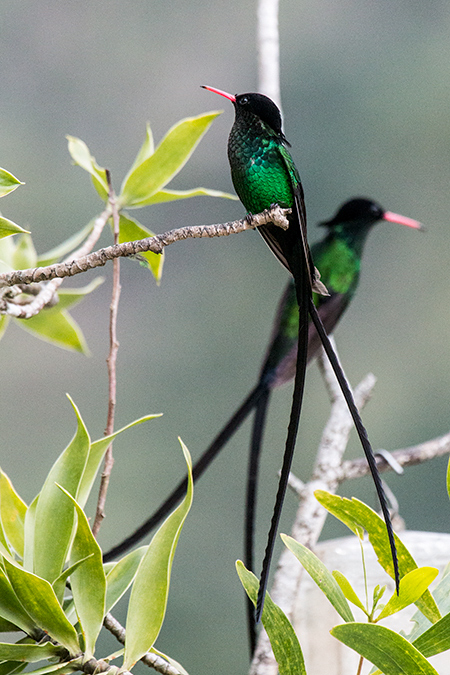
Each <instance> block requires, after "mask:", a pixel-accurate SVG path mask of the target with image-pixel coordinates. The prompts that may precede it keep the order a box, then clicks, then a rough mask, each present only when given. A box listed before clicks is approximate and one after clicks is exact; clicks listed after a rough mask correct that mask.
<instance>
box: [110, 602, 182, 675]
mask: <svg viewBox="0 0 450 675" xmlns="http://www.w3.org/2000/svg"><path fill="white" fill-rule="evenodd" d="M103 625H104V626H105V628H106V629H107V630H109V632H110V633H112V635H114V637H115V638H116V639H117V640H118V641H119V642H120V643H121V644H122V645H124V644H125V628H124V627H123V626H122V625H121V624H120V623H119V622H118V621H117V619H115V618H114V617H113V615H112V614H110V613H108V614H107V615H106V616H105V619H104V621H103ZM141 661H142V662H143V663H145V665H146V666H149V667H150V668H154V669H155V670H157V671H158V673H161V674H162V675H180V672H179V671H178V670H177V669H176V668H174V667H173V666H172V665H170V663H167V661H165V660H164V659H163V658H161V656H158V654H153V653H152V652H147V654H145V656H143V657H142V659H141Z"/></svg>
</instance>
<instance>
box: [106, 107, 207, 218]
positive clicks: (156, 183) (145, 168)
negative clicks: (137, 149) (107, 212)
mask: <svg viewBox="0 0 450 675" xmlns="http://www.w3.org/2000/svg"><path fill="white" fill-rule="evenodd" d="M219 114H220V113H219V112H217V111H216V112H210V113H204V114H202V115H197V116H196V117H186V118H185V119H183V120H181V121H180V122H178V123H177V124H175V125H174V126H173V127H171V129H169V131H168V132H167V134H166V135H165V136H164V138H163V139H162V141H161V143H160V144H159V146H158V147H157V148H156V150H155V152H154V153H153V154H152V155H150V156H149V157H147V159H145V161H143V162H142V163H141V164H139V166H136V168H135V169H134V170H133V171H132V172H131V173H130V174H129V175H128V176H127V178H126V179H125V181H124V183H123V184H122V188H121V193H120V195H119V202H120V206H121V207H124V206H137V205H139V204H142V203H145V202H146V200H148V199H149V198H150V197H152V196H153V195H154V194H155V193H156V192H158V191H159V190H161V189H162V188H163V187H165V186H166V185H167V183H169V181H170V180H172V178H173V177H174V176H176V174H177V173H178V172H179V171H180V170H181V169H182V168H183V166H184V165H185V164H186V162H187V161H188V159H189V157H190V156H191V155H192V153H193V152H194V150H195V148H196V147H197V145H198V143H199V142H200V140H201V138H202V137H203V135H204V134H205V133H206V131H207V130H208V128H209V127H210V125H211V123H212V121H213V120H214V119H215V118H216V117H217V115H219Z"/></svg>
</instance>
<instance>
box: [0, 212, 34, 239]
mask: <svg viewBox="0 0 450 675" xmlns="http://www.w3.org/2000/svg"><path fill="white" fill-rule="evenodd" d="M25 233H29V232H28V230H24V229H23V227H20V225H17V223H13V221H12V220H8V218H2V217H1V216H0V239H2V238H3V237H10V236H11V235H12V234H25Z"/></svg>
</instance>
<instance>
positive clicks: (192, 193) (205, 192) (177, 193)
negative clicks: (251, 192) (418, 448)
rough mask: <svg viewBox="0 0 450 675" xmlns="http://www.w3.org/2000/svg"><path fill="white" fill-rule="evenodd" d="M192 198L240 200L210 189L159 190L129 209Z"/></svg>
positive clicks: (234, 196) (226, 193)
mask: <svg viewBox="0 0 450 675" xmlns="http://www.w3.org/2000/svg"><path fill="white" fill-rule="evenodd" d="M190 197H222V198H223V199H233V200H236V199H239V198H238V197H236V195H232V194H230V193H229V192H222V191H221V190H211V189H209V188H204V187H198V188H192V189H191V190H168V189H166V190H158V192H155V194H154V195H152V196H151V197H148V198H147V199H144V200H143V201H142V202H138V203H136V204H133V206H129V207H128V208H132V209H137V208H140V207H142V206H149V205H150V204H161V203H163V202H173V201H176V200H177V199H189V198H190Z"/></svg>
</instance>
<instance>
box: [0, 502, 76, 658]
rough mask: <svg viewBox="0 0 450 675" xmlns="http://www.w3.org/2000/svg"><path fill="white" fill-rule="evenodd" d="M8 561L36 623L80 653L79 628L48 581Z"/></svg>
mask: <svg viewBox="0 0 450 675" xmlns="http://www.w3.org/2000/svg"><path fill="white" fill-rule="evenodd" d="M72 508H73V507H72ZM4 565H5V569H6V573H7V575H8V578H9V580H10V582H11V586H12V587H13V589H14V592H15V594H16V595H17V597H18V599H19V601H20V603H21V604H22V606H23V607H24V608H25V609H26V611H27V613H28V614H29V615H30V616H31V618H32V619H33V621H34V622H35V623H36V625H37V626H39V628H42V630H44V631H46V632H47V633H48V634H49V635H50V636H51V637H52V638H53V639H54V640H56V641H57V642H60V643H61V644H62V645H63V646H64V647H65V648H66V649H67V650H68V651H69V652H70V653H71V654H72V655H74V654H77V653H78V652H79V651H80V645H79V644H78V637H77V634H76V631H75V629H74V627H73V626H72V625H71V624H70V623H69V621H68V620H67V618H66V616H65V614H64V612H63V610H62V608H61V605H60V604H59V602H58V600H57V598H56V595H55V592H54V590H53V588H52V586H51V585H50V584H49V583H48V581H46V580H45V579H41V577H38V576H36V575H35V574H32V573H31V572H26V571H25V570H24V569H22V568H21V567H18V566H16V565H13V564H12V563H10V562H9V561H8V560H6V559H5V560H4Z"/></svg>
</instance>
